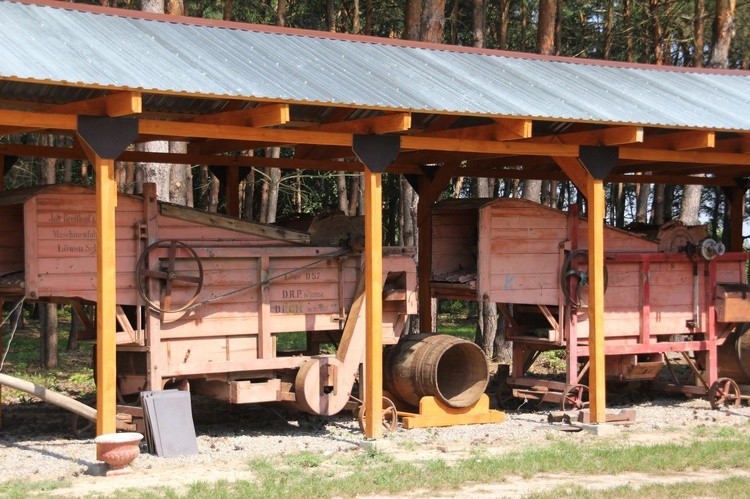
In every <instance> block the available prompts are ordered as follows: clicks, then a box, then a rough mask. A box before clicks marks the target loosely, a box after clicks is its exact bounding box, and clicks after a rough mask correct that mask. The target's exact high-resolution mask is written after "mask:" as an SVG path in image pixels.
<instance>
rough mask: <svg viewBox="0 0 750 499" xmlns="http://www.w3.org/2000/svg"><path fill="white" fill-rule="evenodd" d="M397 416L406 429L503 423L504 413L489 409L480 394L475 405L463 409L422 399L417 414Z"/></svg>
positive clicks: (488, 405) (402, 413) (484, 395)
mask: <svg viewBox="0 0 750 499" xmlns="http://www.w3.org/2000/svg"><path fill="white" fill-rule="evenodd" d="M398 415H399V416H400V417H401V423H402V425H403V427H404V428H406V429H411V428H428V427H431V426H453V425H460V424H482V423H503V422H505V413H504V412H501V411H496V410H491V409H490V398H489V397H488V396H487V394H482V396H481V397H480V398H479V400H478V401H477V403H476V404H474V405H472V406H470V407H466V408H463V409H456V408H454V407H448V406H447V405H445V404H442V403H441V402H439V401H438V400H437V399H435V397H422V400H420V401H419V413H418V414H415V413H412V412H402V411H398Z"/></svg>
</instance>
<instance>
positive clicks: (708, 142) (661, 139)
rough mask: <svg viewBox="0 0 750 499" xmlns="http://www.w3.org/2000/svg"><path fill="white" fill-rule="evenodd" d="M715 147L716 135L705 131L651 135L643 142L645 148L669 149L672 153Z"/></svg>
mask: <svg viewBox="0 0 750 499" xmlns="http://www.w3.org/2000/svg"><path fill="white" fill-rule="evenodd" d="M715 145H716V133H715V132H711V131H704V130H689V131H684V132H673V133H661V134H658V135H649V136H647V137H646V138H645V139H644V140H643V147H647V148H650V149H668V150H670V151H689V150H692V149H706V148H713V147H714V146H715Z"/></svg>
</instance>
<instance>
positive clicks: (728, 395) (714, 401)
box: [708, 378, 742, 410]
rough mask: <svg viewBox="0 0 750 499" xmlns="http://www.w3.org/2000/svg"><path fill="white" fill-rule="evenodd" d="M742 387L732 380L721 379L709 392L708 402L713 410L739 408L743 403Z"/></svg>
mask: <svg viewBox="0 0 750 499" xmlns="http://www.w3.org/2000/svg"><path fill="white" fill-rule="evenodd" d="M740 395H741V394H740V387H739V385H737V383H735V381H734V380H733V379H730V378H719V379H717V380H716V382H715V383H714V384H713V385H711V389H710V390H709V391H708V401H709V402H710V403H711V408H712V409H714V410H716V409H720V408H721V407H739V406H740V402H741V400H742V399H741V397H740Z"/></svg>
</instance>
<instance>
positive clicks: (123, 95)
mask: <svg viewBox="0 0 750 499" xmlns="http://www.w3.org/2000/svg"><path fill="white" fill-rule="evenodd" d="M142 110H143V98H142V95H141V92H110V93H109V94H108V95H104V96H102V97H94V98H93V99H87V100H82V101H75V102H70V103H67V104H58V105H55V106H48V107H45V108H43V109H40V110H39V111H36V112H38V113H50V114H74V115H79V114H81V115H88V116H109V117H110V118H119V117H122V116H131V115H133V114H140V113H141V111H142ZM49 128H55V127H49ZM42 129H46V128H39V127H36V128H29V127H23V128H21V127H17V126H13V125H8V126H2V127H0V135H9V134H12V133H26V132H31V131H34V130H42Z"/></svg>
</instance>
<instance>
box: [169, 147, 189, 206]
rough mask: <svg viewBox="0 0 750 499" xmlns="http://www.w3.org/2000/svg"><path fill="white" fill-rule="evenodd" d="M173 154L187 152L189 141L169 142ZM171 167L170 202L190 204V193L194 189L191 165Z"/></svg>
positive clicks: (182, 204) (174, 165)
mask: <svg viewBox="0 0 750 499" xmlns="http://www.w3.org/2000/svg"><path fill="white" fill-rule="evenodd" d="M169 152H170V153H172V154H186V153H187V142H177V141H172V142H170V143H169ZM170 166H171V168H169V202H170V203H175V204H179V205H181V206H190V204H189V199H188V193H189V192H190V191H192V190H193V182H192V180H193V176H192V174H191V173H190V165H180V164H173V165H170Z"/></svg>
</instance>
